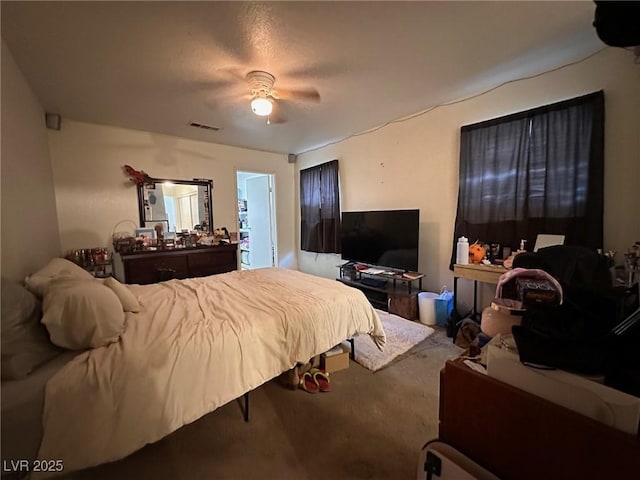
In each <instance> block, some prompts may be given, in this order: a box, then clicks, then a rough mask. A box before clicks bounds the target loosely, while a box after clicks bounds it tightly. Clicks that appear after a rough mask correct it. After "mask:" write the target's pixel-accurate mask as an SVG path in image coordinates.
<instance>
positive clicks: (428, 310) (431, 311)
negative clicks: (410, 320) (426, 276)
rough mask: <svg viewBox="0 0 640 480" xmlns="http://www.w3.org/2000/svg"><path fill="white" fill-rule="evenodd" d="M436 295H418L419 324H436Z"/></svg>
mask: <svg viewBox="0 0 640 480" xmlns="http://www.w3.org/2000/svg"><path fill="white" fill-rule="evenodd" d="M438 297H439V294H438V293H433V292H420V293H419V294H418V311H419V313H420V323H424V324H425V325H435V324H436V298H438Z"/></svg>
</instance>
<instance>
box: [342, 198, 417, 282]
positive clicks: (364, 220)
mask: <svg viewBox="0 0 640 480" xmlns="http://www.w3.org/2000/svg"><path fill="white" fill-rule="evenodd" d="M419 225H420V210H418V209H415V210H370V211H363V212H342V234H341V240H342V258H343V260H348V261H352V262H360V263H365V264H367V265H375V266H380V267H388V268H392V269H398V270H409V271H416V270H418V230H419Z"/></svg>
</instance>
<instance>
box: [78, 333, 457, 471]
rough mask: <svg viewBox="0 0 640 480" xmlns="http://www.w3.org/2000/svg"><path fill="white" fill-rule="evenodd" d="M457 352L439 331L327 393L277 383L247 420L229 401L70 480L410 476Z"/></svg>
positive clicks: (432, 431)
mask: <svg viewBox="0 0 640 480" xmlns="http://www.w3.org/2000/svg"><path fill="white" fill-rule="evenodd" d="M460 352H461V350H460V349H459V348H458V347H456V346H455V345H453V344H452V342H451V339H450V338H447V337H446V334H445V332H444V329H442V328H436V332H435V333H434V334H433V335H431V336H430V337H428V338H427V339H425V340H423V341H422V342H421V343H420V344H418V345H417V346H416V347H414V348H413V349H411V350H410V351H409V352H407V353H406V354H404V355H402V356H400V357H398V358H397V359H396V360H395V361H394V362H392V364H391V365H389V366H388V367H386V368H384V369H382V370H380V371H378V372H376V373H373V372H371V371H369V370H367V369H366V368H364V367H362V366H360V365H359V364H357V363H355V362H353V361H351V362H350V365H349V368H348V369H346V370H342V371H339V372H334V373H333V374H332V375H331V382H332V387H333V390H332V391H331V392H328V393H317V394H309V393H307V392H304V391H303V390H295V391H294V390H288V389H286V388H284V387H282V386H281V385H280V384H278V383H277V382H275V381H272V382H269V383H267V384H265V385H263V386H261V387H259V388H258V389H256V390H255V391H254V392H252V393H251V397H250V401H251V405H250V412H251V419H250V421H249V422H248V423H245V422H244V421H243V419H242V413H241V409H240V404H239V403H238V402H231V403H229V404H227V405H225V406H223V407H221V408H219V409H218V410H216V411H214V412H212V413H210V414H208V415H206V416H204V417H202V418H201V419H199V420H197V421H196V422H194V423H192V424H190V425H186V426H184V427H182V428H181V429H179V430H178V431H176V432H174V433H173V434H171V435H169V436H168V437H166V438H165V439H163V440H161V441H159V442H157V443H154V444H152V445H148V446H147V447H145V448H143V449H141V450H139V451H138V452H135V453H134V454H132V455H130V456H129V457H127V458H125V459H123V460H120V461H118V462H114V463H111V464H107V465H101V466H98V467H95V468H92V469H88V470H85V471H82V472H78V473H75V474H70V475H68V476H67V477H66V478H72V479H92V480H93V479H97V480H99V479H129V478H132V479H146V478H153V479H154V480H163V479H174V480H175V479H189V480H193V479H210V480H224V479H279V480H288V479H291V480H294V479H295V480H326V479H328V478H333V479H341V480H343V479H345V480H348V479H354V480H356V479H381V480H382V479H384V480H388V479H394V480H395V479H398V480H401V479H407V480H409V479H414V478H416V468H417V461H418V454H419V451H420V449H421V447H422V445H423V444H424V443H425V442H426V441H427V440H430V439H432V438H435V437H436V436H437V428H438V427H437V425H438V421H437V419H438V388H439V384H438V382H439V372H440V369H441V368H442V366H443V365H444V363H445V361H446V360H447V359H449V358H453V357H455V356H457V355H459V354H460Z"/></svg>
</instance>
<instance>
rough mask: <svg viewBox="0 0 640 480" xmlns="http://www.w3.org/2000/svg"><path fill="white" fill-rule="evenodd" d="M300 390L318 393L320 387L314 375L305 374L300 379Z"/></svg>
mask: <svg viewBox="0 0 640 480" xmlns="http://www.w3.org/2000/svg"><path fill="white" fill-rule="evenodd" d="M300 388H302V389H303V390H306V391H307V392H309V393H318V391H319V390H320V387H319V386H318V384H317V383H316V381H315V379H314V378H313V375H311V373H309V372H304V373H303V374H302V377H301V378H300Z"/></svg>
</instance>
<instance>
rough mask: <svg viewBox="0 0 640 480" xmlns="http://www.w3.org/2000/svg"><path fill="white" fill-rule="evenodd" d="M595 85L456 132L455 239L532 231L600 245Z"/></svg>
mask: <svg viewBox="0 0 640 480" xmlns="http://www.w3.org/2000/svg"><path fill="white" fill-rule="evenodd" d="M603 177H604V94H603V92H602V91H600V92H596V93H592V94H589V95H585V96H582V97H578V98H574V99H571V100H567V101H564V102H559V103H555V104H552V105H547V106H544V107H540V108H536V109H533V110H528V111H526V112H521V113H517V114H514V115H509V116H507V117H501V118H498V119H494V120H489V121H487V122H482V123H479V124H474V125H468V126H464V127H462V129H461V136H460V182H459V191H458V210H457V215H456V223H455V231H454V239H453V251H452V255H451V265H453V263H454V261H455V244H456V242H457V238H458V237H460V236H463V235H464V236H466V237H468V238H469V241H470V242H473V241H475V240H480V241H481V242H482V243H498V244H501V245H503V246H510V247H512V248H515V247H517V246H518V244H519V242H520V239H526V240H528V241H529V242H531V244H530V247H532V246H533V242H535V239H536V236H537V234H538V233H552V234H560V235H565V244H568V245H582V246H585V247H589V248H592V249H597V248H602V230H603V207H604V202H603V195H604V183H603Z"/></svg>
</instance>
